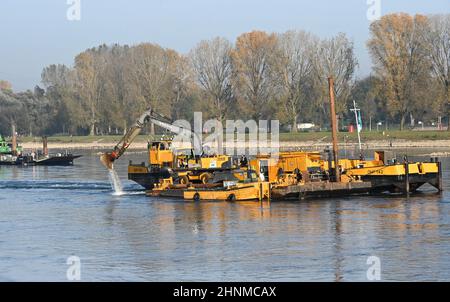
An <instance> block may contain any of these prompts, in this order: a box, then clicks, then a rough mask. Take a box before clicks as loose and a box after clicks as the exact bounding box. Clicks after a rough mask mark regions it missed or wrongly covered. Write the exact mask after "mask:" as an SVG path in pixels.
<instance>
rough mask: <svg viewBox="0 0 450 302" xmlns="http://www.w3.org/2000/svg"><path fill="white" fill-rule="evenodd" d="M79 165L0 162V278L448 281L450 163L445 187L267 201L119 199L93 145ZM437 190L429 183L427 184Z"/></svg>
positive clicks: (131, 187)
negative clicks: (373, 268) (377, 275)
mask: <svg viewBox="0 0 450 302" xmlns="http://www.w3.org/2000/svg"><path fill="white" fill-rule="evenodd" d="M83 154H84V157H82V158H81V159H79V160H77V161H76V164H75V166H74V167H62V168H61V167H0V281H65V280H67V278H66V271H67V269H68V267H69V266H68V265H67V264H66V261H67V258H68V257H69V256H71V255H76V256H78V257H80V259H81V279H82V280H83V281H109V280H111V281H122V280H129V281H181V280H182V281H275V280H277V281H313V280H318V281H334V280H343V281H365V280H367V279H366V271H367V269H368V268H369V265H367V264H366V261H367V258H368V257H369V256H372V255H373V256H377V257H379V258H380V260H381V271H382V273H381V278H382V280H399V281H411V280H446V281H450V193H449V190H450V174H449V171H450V161H449V159H445V160H444V167H445V173H444V176H445V181H444V185H445V190H446V191H445V192H444V193H443V194H442V195H436V194H421V195H416V196H414V197H410V198H409V199H406V198H402V197H390V198H386V197H354V198H337V199H321V200H315V201H313V200H311V201H304V202H300V203H295V202H277V203H275V202H274V203H272V204H271V205H270V207H269V205H264V206H263V207H262V208H261V207H260V205H259V204H258V203H257V202H256V203H255V202H242V203H228V202H202V203H194V202H185V201H181V200H172V199H161V198H149V197H146V196H145V195H144V194H143V192H142V191H141V190H140V187H139V186H137V185H135V184H133V183H132V182H129V181H126V166H127V163H128V160H129V159H133V160H134V161H137V162H140V161H143V160H144V159H145V154H144V153H141V154H131V155H126V156H124V158H123V159H121V160H120V161H119V162H118V163H117V167H116V168H117V170H118V173H119V175H120V177H121V179H122V181H123V186H124V190H125V195H123V196H114V195H113V192H112V189H111V185H110V183H109V180H108V172H107V171H106V170H105V169H104V168H102V166H101V165H100V163H99V161H98V156H97V155H96V154H95V153H83ZM429 190H430V189H427V191H429Z"/></svg>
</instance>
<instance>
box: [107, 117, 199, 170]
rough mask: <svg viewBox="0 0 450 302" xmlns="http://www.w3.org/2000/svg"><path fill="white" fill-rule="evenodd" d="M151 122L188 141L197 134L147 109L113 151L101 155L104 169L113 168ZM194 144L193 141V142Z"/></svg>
mask: <svg viewBox="0 0 450 302" xmlns="http://www.w3.org/2000/svg"><path fill="white" fill-rule="evenodd" d="M149 121H150V122H152V123H154V124H155V125H158V126H160V127H162V128H164V129H167V130H169V131H170V132H172V133H175V134H177V135H182V136H184V137H187V138H189V139H192V138H193V137H197V138H198V136H197V134H196V133H194V132H193V131H191V130H190V129H185V128H182V127H179V126H176V125H173V124H171V123H170V122H167V121H164V118H163V117H162V116H161V115H159V114H157V113H156V112H154V111H153V110H152V108H149V109H148V110H146V111H145V112H144V113H142V115H141V116H140V117H139V118H138V119H137V120H136V122H135V123H134V124H133V125H132V126H131V127H130V128H129V129H128V131H127V132H126V133H125V135H124V136H123V137H122V139H121V140H120V141H119V143H117V145H116V146H115V147H114V149H113V151H111V152H106V153H103V154H102V155H101V156H100V161H101V162H102V163H103V165H104V166H105V167H107V168H108V169H112V168H113V163H114V161H115V160H117V159H119V157H121V156H122V155H123V154H124V153H125V151H126V150H127V149H128V147H129V146H130V145H131V143H132V142H133V141H134V139H135V138H136V136H138V135H139V133H140V132H141V130H142V128H143V127H144V126H145V125H146V124H147V123H148V122H149ZM194 142H195V140H194ZM197 142H200V140H197Z"/></svg>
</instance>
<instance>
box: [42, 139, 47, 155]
mask: <svg viewBox="0 0 450 302" xmlns="http://www.w3.org/2000/svg"><path fill="white" fill-rule="evenodd" d="M42 153H43V155H44V156H47V155H48V139H47V136H43V137H42Z"/></svg>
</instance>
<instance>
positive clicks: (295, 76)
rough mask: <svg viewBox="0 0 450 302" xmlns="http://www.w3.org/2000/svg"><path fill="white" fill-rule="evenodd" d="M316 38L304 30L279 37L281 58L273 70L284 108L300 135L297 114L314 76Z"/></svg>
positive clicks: (293, 129)
mask: <svg viewBox="0 0 450 302" xmlns="http://www.w3.org/2000/svg"><path fill="white" fill-rule="evenodd" d="M314 39H315V38H314V37H313V36H312V35H311V34H309V33H307V32H304V31H288V32H286V33H284V34H281V35H279V36H278V53H279V54H280V55H279V57H278V60H277V61H276V64H275V67H274V68H275V70H276V73H277V76H276V77H275V78H276V79H278V80H279V82H280V83H279V84H280V86H281V89H282V96H281V100H282V103H283V106H284V108H283V109H284V111H285V112H286V114H287V116H288V119H289V121H290V122H291V123H292V128H291V131H292V132H297V120H298V115H299V112H300V109H301V107H302V106H303V105H304V102H305V99H306V95H307V93H306V90H307V89H308V83H309V82H310V80H311V76H312V71H313V62H312V54H313V46H314V43H313V41H314Z"/></svg>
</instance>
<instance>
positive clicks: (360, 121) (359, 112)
mask: <svg viewBox="0 0 450 302" xmlns="http://www.w3.org/2000/svg"><path fill="white" fill-rule="evenodd" d="M357 123H358V125H357V126H358V132H361V130H362V127H363V124H362V119H361V111H358V121H357Z"/></svg>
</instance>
